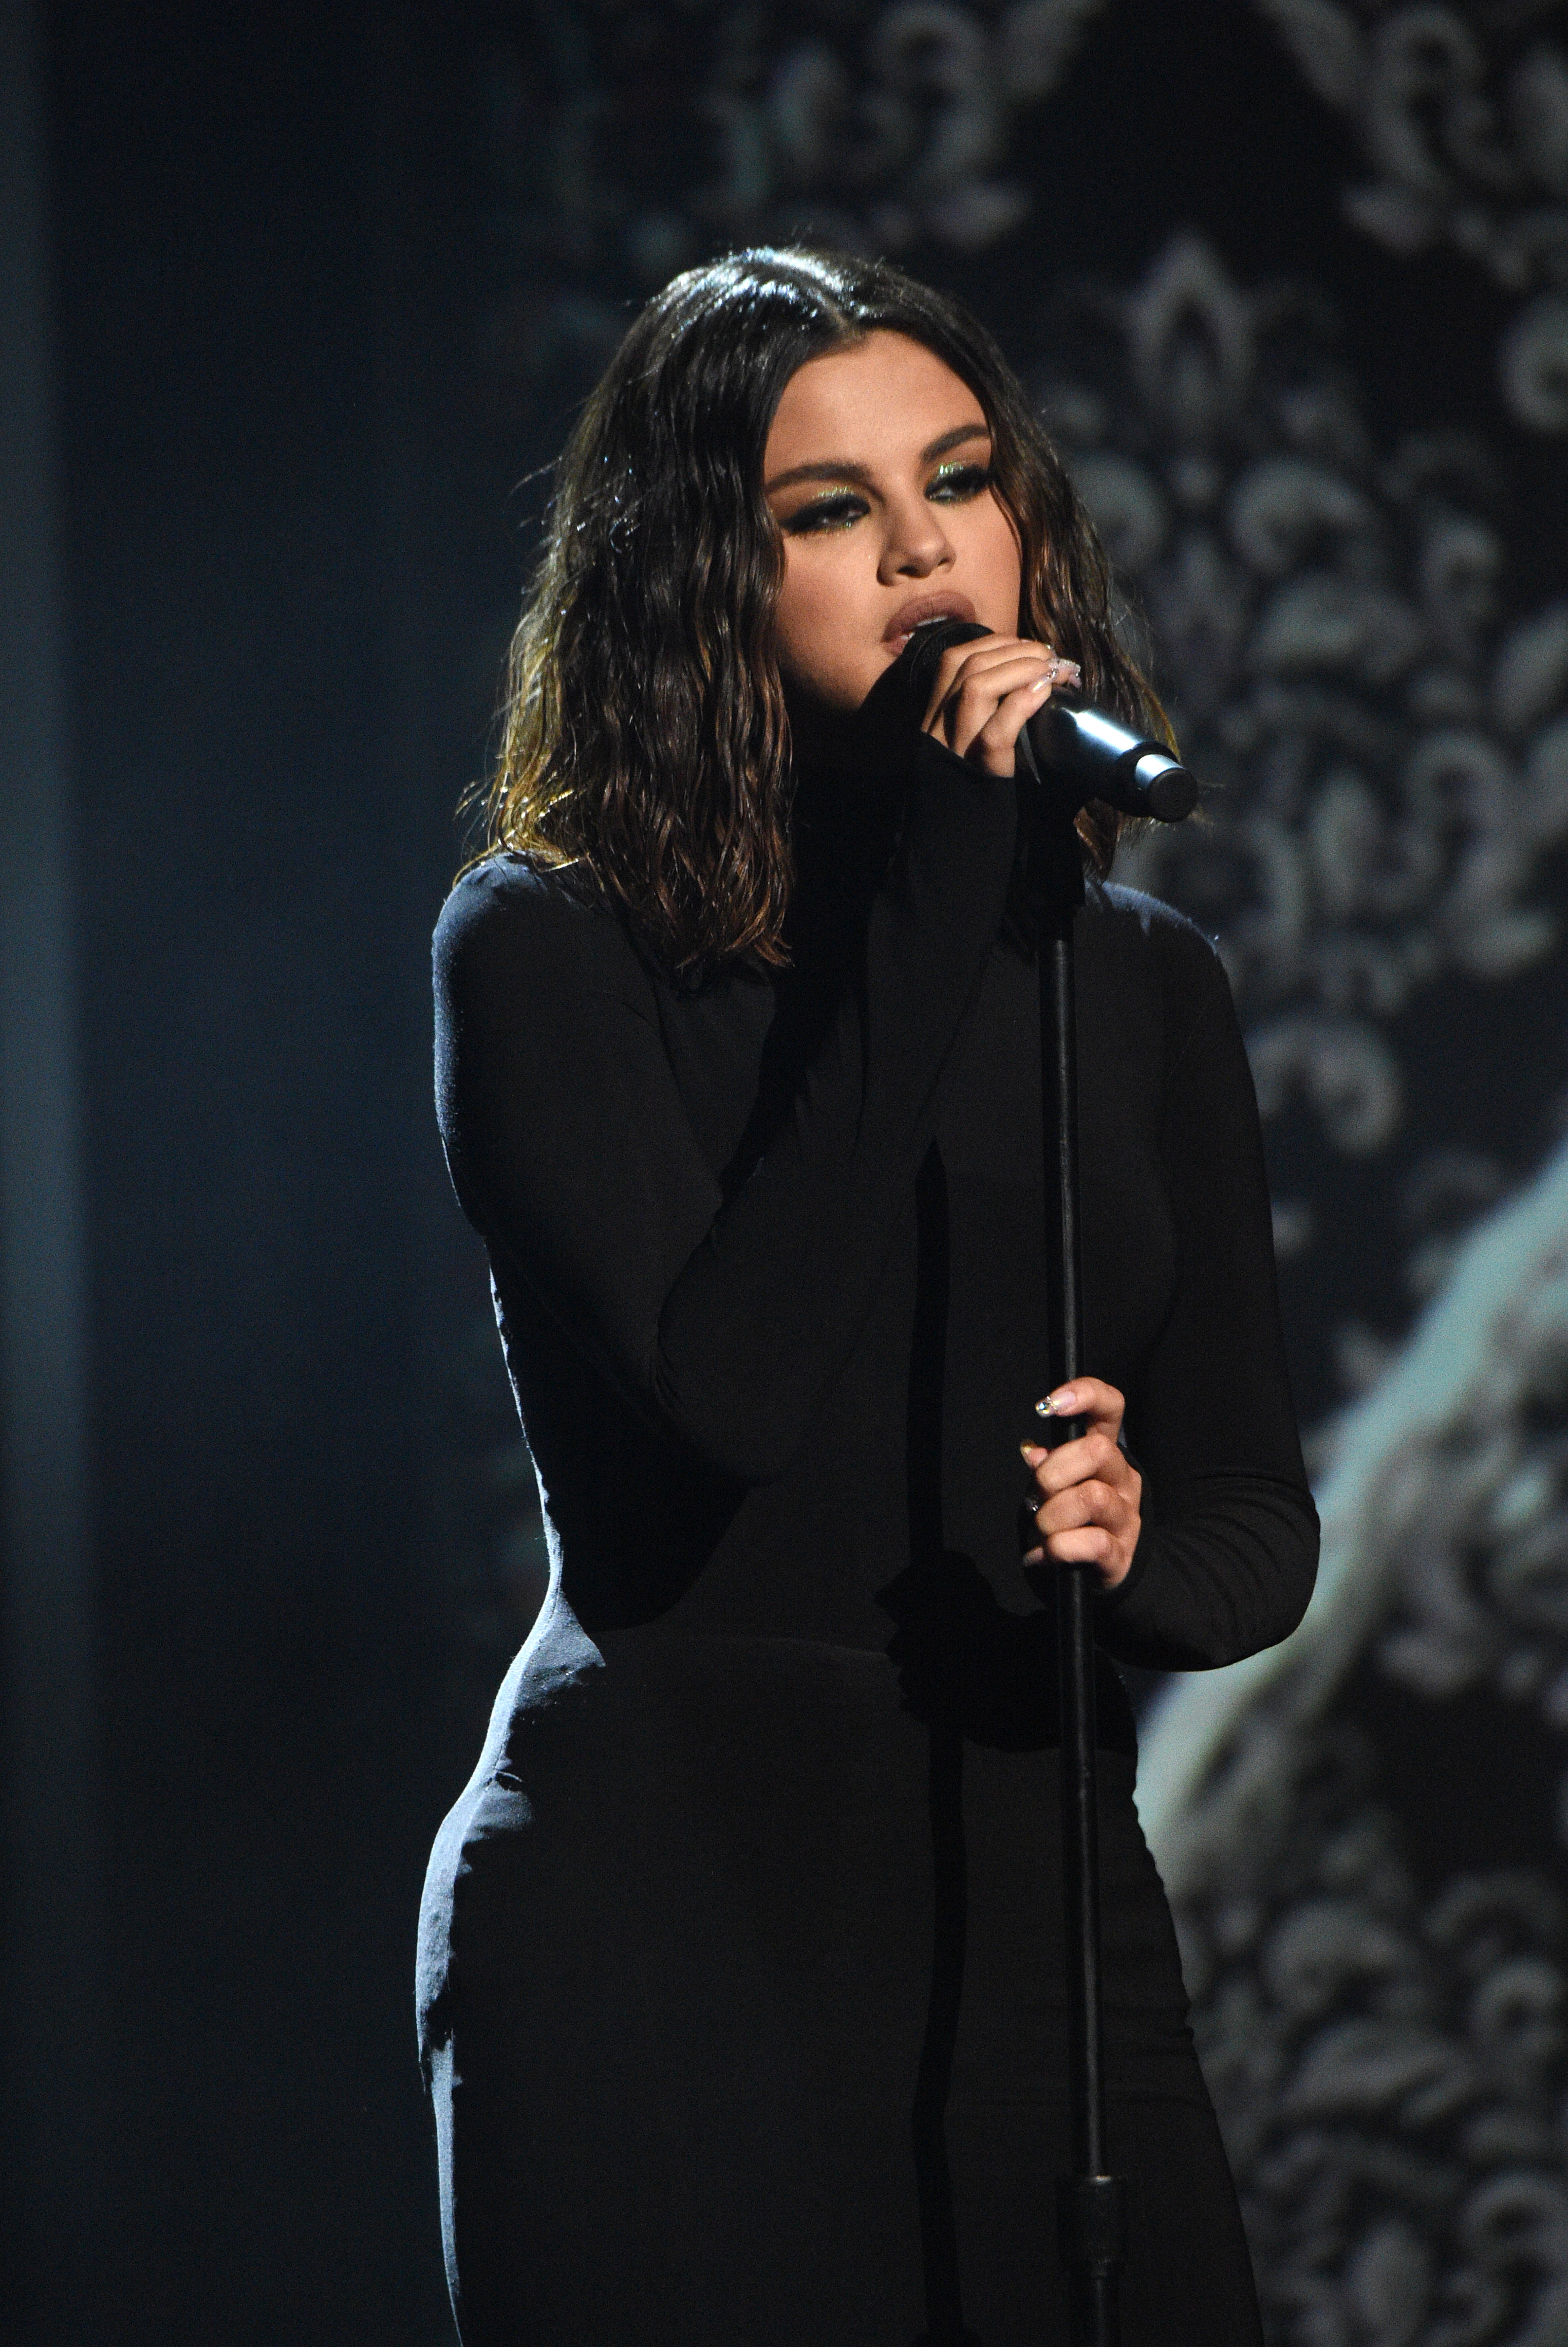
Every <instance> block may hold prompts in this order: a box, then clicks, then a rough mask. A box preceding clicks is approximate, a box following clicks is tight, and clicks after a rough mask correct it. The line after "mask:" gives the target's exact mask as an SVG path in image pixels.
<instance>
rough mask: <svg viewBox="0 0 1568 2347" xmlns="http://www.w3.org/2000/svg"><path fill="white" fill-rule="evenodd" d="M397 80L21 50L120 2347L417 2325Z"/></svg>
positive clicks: (419, 959) (425, 793)
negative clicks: (47, 515) (99, 1768)
mask: <svg viewBox="0 0 1568 2347" xmlns="http://www.w3.org/2000/svg"><path fill="white" fill-rule="evenodd" d="M426 32H427V27H426V25H425V19H424V18H423V16H422V15H421V14H420V12H419V11H418V10H416V9H411V8H410V9H401V8H394V9H391V10H387V11H371V12H365V14H364V15H363V16H362V15H361V14H360V12H358V11H356V10H349V11H342V12H338V11H332V10H323V9H319V8H309V7H306V6H303V5H272V6H265V7H262V8H261V9H257V10H245V11H226V10H220V11H216V12H197V11H194V10H190V9H188V8H183V7H179V6H178V5H168V0H165V5H152V6H146V5H138V6H131V5H118V6H117V5H97V6H93V7H89V8H86V9H69V10H67V9H61V10H59V11H57V12H56V16H55V20H54V45H53V70H54V77H55V120H56V140H57V171H58V178H59V181H60V186H61V190H62V207H61V252H62V278H63V282H64V285H65V299H64V303H63V334H62V375H63V401H64V415H65V430H66V436H67V455H68V460H69V478H70V499H69V508H70V557H69V568H70V581H71V589H72V602H73V610H74V667H73V681H74V694H75V708H76V723H77V741H78V745H79V771H80V776H81V797H82V805H83V838H84V843H85V844H84V852H83V862H84V896H85V900H86V908H87V919H86V945H85V991H86V1002H87V1013H86V1055H87V1056H86V1064H87V1114H88V1119H89V1149H90V1184H89V1205H88V1211H89V1222H90V1232H91V1252H92V1259H91V1304H92V1314H93V1322H94V1327H95V1329H96V1330H97V1361H98V1380H97V1409H96V1413H95V1419H94V1455H95V1468H96V1472H97V1481H98V1484H99V1487H100V1488H101V1490H102V1492H103V1494H104V1500H103V1521H102V1613H101V1636H102V1643H103V1650H104V1655H105V1677H106V1695H105V1713H104V1718H105V1745H106V1750H107V1753H108V1768H107V1771H106V1786H105V1811H106V1834H107V1841H108V1859H107V1867H108V1885H107V1894H106V1895H107V1898H108V1911H109V1912H108V1950H109V1954H110V1959H111V1966H112V1976H111V1987H110V1993H111V1999H112V2024H113V2026H112V2038H113V2049H114V2050H113V2056H112V2059H111V2064H110V2073H109V2075H110V2086H111V2090H112V2094H113V2097H114V2102H113V2116H114V2157H113V2172H112V2177H111V2191H112V2203H111V2210H110V2219H109V2221H110V2227H111V2230H112V2238H113V2241H114V2260H113V2262H114V2267H115V2289H114V2296H113V2300H112V2301H111V2302H110V2304H109V2306H108V2308H107V2309H106V2321H107V2320H108V2315H109V2314H111V2313H112V2328H111V2329H109V2330H108V2331H107V2332H106V2333H105V2335H112V2336H113V2337H114V2338H115V2340H116V2341H117V2342H126V2347H135V2342H142V2341H144V2340H145V2341H147V2342H153V2341H157V2342H159V2347H166V2342H173V2341H184V2340H190V2341H192V2342H195V2341H209V2340H216V2339H221V2340H223V2341H224V2342H251V2341H253V2342H257V2347H274V2342H278V2341H280V2340H284V2339H286V2340H288V2341H290V2342H301V2343H302V2347H303V2342H315V2341H321V2342H327V2341H333V2342H338V2341H341V2340H343V2339H345V2338H366V2339H375V2340H376V2341H378V2342H389V2347H391V2342H402V2341H415V2340H417V2341H420V2342H425V2341H428V2340H430V2339H432V2338H433V2337H436V2336H439V2335H441V2331H442V2328H443V2326H444V2325H445V2321H446V2317H445V2314H444V2311H443V2298H444V2292H443V2289H442V2284H441V2279H440V2271H439V2261H438V2251H437V2243H436V2224H435V2214H434V2207H433V2200H432V2196H431V2195H430V2193H429V2191H428V2188H427V2178H428V2171H429V2167H430V2153H429V2149H428V2145H427V2140H426V2138H427V2126H426V2118H425V2108H424V2105H423V2100H422V2096H421V2094H420V2089H419V2086H418V2081H417V2076H416V2073H415V2067H414V2062H413V2044H412V2022H411V2017H410V2006H411V1988H410V1978H409V1975H410V1966H411V1954H412V1941H413V1930H414V1918H415V1907H416V1902H417V1897H418V1887H419V1880H420V1871H421V1867H422V1863H423V1858H424V1852H425V1847H426V1846H427V1843H428V1840H429V1836H430V1832H431V1830H432V1829H433V1827H434V1824H435V1821H436V1813H437V1812H438V1809H439V1806H440V1802H441V1799H442V1795H443V1791H444V1790H446V1791H448V1792H449V1789H450V1788H447V1787H446V1786H445V1781H444V1778H443V1776H442V1772H441V1771H440V1769H439V1768H432V1766H431V1753H430V1749H429V1745H430V1726H431V1704H432V1696H431V1690H432V1686H433V1684H434V1682H435V1679H436V1671H437V1663H438V1645H437V1641H436V1637H435V1635H433V1631H434V1623H433V1614H432V1609H433V1605H434V1603H435V1598H434V1573H433V1559H432V1551H431V1536H430V1529H429V1528H430V1521H431V1515H430V1509H429V1506H428V1497H429V1491H428V1486H429V1481H430V1475H431V1468H430V1463H429V1462H430V1460H431V1456H432V1451H433V1449H434V1447H435V1445H436V1441H437V1439H438V1438H437V1430H436V1426H435V1423H434V1411H435V1408H436V1405H435V1404H434V1403H433V1401H432V1397H431V1380H430V1378H429V1375H428V1370H427V1362H428V1359H429V1350H428V1346H427V1341H426V1337H425V1315H426V1312H427V1309H428V1307H429V1303H430V1290H431V1288H432V1287H434V1286H437V1285H438V1284H439V1275H438V1266H439V1264H440V1263H441V1262H442V1261H443V1260H445V1258H444V1257H443V1256H442V1255H441V1254H440V1252H439V1243H438V1245H437V1247H436V1252H435V1254H434V1255H433V1254H432V1249H431V1242H430V1231H431V1227H432V1222H433V1218H434V1217H435V1216H436V1214H437V1213H438V1214H439V1216H440V1225H441V1227H442V1229H443V1230H445V1229H446V1204H445V1200H444V1199H442V1198H441V1197H440V1192H439V1189H438V1184H440V1182H441V1181H442V1179H443V1176H442V1173H441V1168H440V1163H439V1156H438V1153H437V1151H436V1143H435V1139H434V1134H433V1132H432V1128H431V1117H430V1109H429V1071H428V1034H427V1030H428V1009H427V997H428V982H427V976H426V971H427V952H428V934H429V927H430V923H431V920H432V918H433V917H434V913H435V910H436V906H437V905H438V903H439V897H440V894H441V889H442V886H443V883H444V879H445V876H446V867H447V864H448V861H449V848H448V842H449V816H448V809H449V806H450V802H451V798H452V796H453V795H454V794H455V784H454V781H453V777H452V775H451V774H450V773H449V772H444V771H440V770H439V769H438V768H437V766H436V762H435V760H434V758H433V757H432V754H431V753H430V747H429V744H430V739H431V723H430V715H429V704H430V692H431V686H430V682H429V680H430V678H431V676H432V674H433V673H435V674H436V675H437V676H438V675H439V673H440V672H441V669H442V663H443V661H444V660H445V659H446V653H445V651H444V650H443V645H444V641H445V638H444V635H443V621H442V619H441V616H440V614H439V612H438V611H433V610H432V608H431V598H432V596H433V594H436V592H437V591H438V581H437V579H436V572H435V571H434V569H433V568H432V565H431V563H430V560H429V559H428V554H427V549H428V544H429V538H430V533H429V529H428V527H427V523H426V520H425V513H426V510H427V507H426V500H425V493H424V490H423V488H422V487H421V481H422V475H423V471H424V463H423V438H424V436H425V435H426V434H427V433H428V432H429V431H430V430H431V429H432V418H433V416H435V415H438V414H439V409H440V403H439V400H438V398H435V397H433V396H431V395H429V394H428V393H427V391H426V390H425V388H424V387H423V385H422V383H421V381H420V380H419V378H420V374H421V370H422V369H423V368H424V367H425V365H426V363H427V355H428V354H427V349H426V344H425V337H424V334H423V331H422V328H421V325H420V323H419V322H418V320H417V319H412V320H410V321H409V322H408V323H407V324H406V325H404V324H401V323H399V322H400V320H401V318H402V315H403V312H404V310H405V307H406V306H407V305H408V304H409V303H411V302H417V300H419V299H420V298H422V297H421V294H420V291H419V289H420V287H421V286H422V285H423V283H424V282H425V262H424V260H423V258H422V255H423V253H424V251H425V231H424V227H423V215H422V212H421V208H420V206H419V204H418V202H417V200H415V199H414V198H413V197H411V196H410V195H409V194H408V193H407V192H406V186H405V180H406V177H407V175H408V174H409V173H410V172H414V171H415V170H416V169H417V168H418V163H419V156H420V153H421V150H422V142H423V144H425V145H427V144H428V140H429V136H430V134H429V133H428V132H427V130H425V129H424V128H421V125H422V123H423V121H424V118H425V114H426V112H427V111H428V110H429V109H430V108H433V107H435V106H436V105H437V103H438V93H437V92H436V91H435V90H434V89H433V88H432V87H428V86H427V85H426V82H425V77H424V74H423V68H422V65H421V56H422V53H423V51H422V45H423V44H424V42H425V38H426ZM431 363H433V364H438V363H439V362H438V357H436V358H435V359H432V361H431ZM438 1202H439V1203H438ZM419 2216H423V2217H424V2218H425V2222H424V2224H423V2225H421V2224H420V2223H419V2222H418V2221H416V2219H417V2218H418V2217H419Z"/></svg>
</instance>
